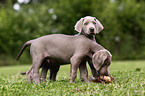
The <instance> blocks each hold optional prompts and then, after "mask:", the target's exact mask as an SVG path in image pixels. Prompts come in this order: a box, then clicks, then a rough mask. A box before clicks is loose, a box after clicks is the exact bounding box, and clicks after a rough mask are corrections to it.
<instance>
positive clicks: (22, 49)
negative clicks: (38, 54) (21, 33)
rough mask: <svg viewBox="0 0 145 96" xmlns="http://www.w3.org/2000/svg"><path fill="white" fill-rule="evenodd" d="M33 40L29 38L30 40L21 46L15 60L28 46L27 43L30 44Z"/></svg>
mask: <svg viewBox="0 0 145 96" xmlns="http://www.w3.org/2000/svg"><path fill="white" fill-rule="evenodd" d="M33 41H34V40H30V41H27V42H26V43H25V44H24V45H23V47H22V48H21V50H20V52H19V54H18V56H17V58H16V61H17V60H18V59H19V58H20V56H21V54H22V53H23V51H24V50H25V49H26V47H28V45H30V44H31V43H32V42H33Z"/></svg>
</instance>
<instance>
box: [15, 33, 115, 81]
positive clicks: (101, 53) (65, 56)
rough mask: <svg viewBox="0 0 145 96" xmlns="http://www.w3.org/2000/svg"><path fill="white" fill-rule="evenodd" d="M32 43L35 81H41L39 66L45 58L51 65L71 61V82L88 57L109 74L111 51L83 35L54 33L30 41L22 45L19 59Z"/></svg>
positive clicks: (103, 71) (31, 51)
mask: <svg viewBox="0 0 145 96" xmlns="http://www.w3.org/2000/svg"><path fill="white" fill-rule="evenodd" d="M30 44H31V47H30V53H31V56H32V59H33V60H32V61H33V65H32V66H33V67H32V70H33V72H34V73H33V75H32V77H33V80H34V82H35V83H40V80H39V68H40V67H41V65H42V64H43V61H44V60H49V61H50V62H52V63H50V66H58V65H59V66H60V65H65V64H70V63H71V73H70V78H69V79H70V83H74V82H75V78H76V76H77V69H78V68H79V66H80V64H81V62H82V61H84V60H87V59H92V60H93V66H94V67H95V70H97V71H99V73H100V74H101V75H109V70H108V69H109V65H110V64H111V57H112V56H111V54H110V52H109V51H107V50H106V49H104V48H103V47H102V46H101V45H99V44H98V43H96V42H94V41H92V40H89V39H88V38H86V37H85V36H83V35H80V36H69V35H63V34H54V35H47V36H42V37H40V38H37V39H34V40H31V41H28V42H26V43H25V44H24V46H23V47H22V49H21V51H20V53H19V55H18V58H17V60H18V59H19V57H20V56H21V54H22V52H23V51H24V49H25V48H26V47H27V46H28V45H30ZM86 78H87V77H86Z"/></svg>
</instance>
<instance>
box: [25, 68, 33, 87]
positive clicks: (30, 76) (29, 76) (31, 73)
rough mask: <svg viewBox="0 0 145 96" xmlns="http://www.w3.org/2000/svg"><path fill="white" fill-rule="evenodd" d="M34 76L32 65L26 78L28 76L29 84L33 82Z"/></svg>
mask: <svg viewBox="0 0 145 96" xmlns="http://www.w3.org/2000/svg"><path fill="white" fill-rule="evenodd" d="M32 76H33V67H31V68H30V69H29V70H28V71H27V72H26V78H27V82H28V83H29V84H31V83H32Z"/></svg>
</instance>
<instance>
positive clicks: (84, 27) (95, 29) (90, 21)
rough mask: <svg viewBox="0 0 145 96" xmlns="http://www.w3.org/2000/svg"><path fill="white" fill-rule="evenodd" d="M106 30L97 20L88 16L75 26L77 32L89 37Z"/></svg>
mask: <svg viewBox="0 0 145 96" xmlns="http://www.w3.org/2000/svg"><path fill="white" fill-rule="evenodd" d="M103 29H104V27H103V25H102V24H101V23H100V22H99V21H98V20H97V19H96V18H95V17H91V16H86V17H84V18H81V19H80V20H79V21H78V22H77V23H76V25H75V30H76V31H78V32H82V31H83V32H84V33H85V34H87V35H92V34H93V35H95V34H97V33H99V32H100V31H102V30H103Z"/></svg>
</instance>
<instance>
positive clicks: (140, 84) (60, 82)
mask: <svg viewBox="0 0 145 96" xmlns="http://www.w3.org/2000/svg"><path fill="white" fill-rule="evenodd" d="M30 66H31V65H20V66H8V67H0V95H1V96H19V95H21V96H36V95H38V96H53V95H54V96H65V95H66V96H72V95H76V96H82V95H83V96H90V95H91V96H98V95H99V96H106V95H107V96H112V95H115V96H137V95H138V96H145V61H114V62H112V64H111V66H110V68H109V70H110V74H111V75H113V77H114V78H115V83H114V84H113V83H112V84H96V83H83V82H81V81H80V78H79V72H78V76H77V78H76V83H74V84H71V83H69V80H68V77H69V72H70V65H64V66H61V68H60V71H59V73H58V75H57V81H56V82H50V81H47V82H46V83H42V84H40V85H39V84H27V80H26V76H25V75H20V72H24V71H27V70H28V69H29V68H30ZM88 70H89V75H91V73H90V69H89V68H88Z"/></svg>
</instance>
